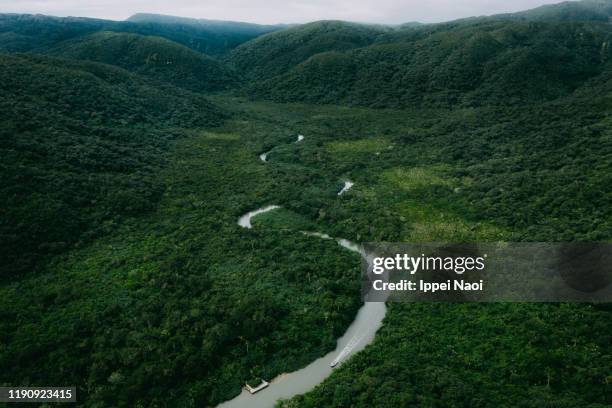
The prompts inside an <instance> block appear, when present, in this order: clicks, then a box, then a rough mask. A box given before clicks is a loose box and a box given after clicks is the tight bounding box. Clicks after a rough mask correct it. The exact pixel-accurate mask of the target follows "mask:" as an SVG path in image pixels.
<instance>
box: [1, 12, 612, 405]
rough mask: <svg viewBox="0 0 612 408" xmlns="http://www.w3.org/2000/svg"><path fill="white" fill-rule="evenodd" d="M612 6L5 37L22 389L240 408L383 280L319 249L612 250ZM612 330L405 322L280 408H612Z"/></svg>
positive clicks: (317, 352)
mask: <svg viewBox="0 0 612 408" xmlns="http://www.w3.org/2000/svg"><path fill="white" fill-rule="evenodd" d="M610 4H611V3H610V2H609V1H601V0H587V1H582V2H568V3H561V4H559V5H552V6H546V7H542V8H539V9H535V10H530V11H528V12H523V13H516V14H512V15H501V16H492V17H483V18H474V19H464V20H459V21H454V22H449V23H444V24H435V25H418V24H406V25H402V26H399V27H383V26H370V25H364V24H355V23H346V22H337V21H324V22H315V23H311V24H305V25H301V26H295V27H284V26H256V25H249V24H244V23H232V22H216V21H210V20H194V19H182V18H175V17H170V16H155V15H144V14H143V15H136V16H134V17H133V18H131V19H130V20H129V21H127V22H109V21H105V20H94V19H83V18H54V17H46V16H31V15H1V16H0V50H2V53H0V108H1V109H0V118H1V119H0V121H1V123H2V126H1V127H0V154H1V157H2V160H1V161H0V385H12V386H36V385H41V384H45V385H66V384H74V385H76V386H77V387H78V398H79V403H80V404H82V405H83V406H88V407H101V406H121V407H123V406H125V407H132V406H160V407H161V406H178V407H196V406H214V405H216V404H218V403H219V402H222V401H224V400H227V399H229V398H232V397H233V396H235V395H237V394H238V393H239V392H240V389H241V386H242V385H243V384H244V382H245V381H248V380H250V379H254V378H261V379H265V380H270V379H272V378H274V377H275V376H276V375H278V374H281V373H283V372H290V371H293V370H296V369H299V368H300V367H303V366H305V365H306V364H308V363H309V362H311V361H312V360H314V359H315V358H317V357H319V356H321V355H323V354H325V353H326V352H328V351H329V350H331V349H333V348H334V346H335V342H336V338H337V337H338V336H340V335H341V334H342V333H343V332H344V331H345V329H346V328H347V327H348V325H349V324H350V322H351V321H352V319H353V318H354V316H355V313H356V311H357V310H358V308H359V307H360V305H361V299H360V292H359V286H360V283H359V274H360V260H359V257H358V256H357V255H355V254H354V253H351V252H349V251H346V250H344V249H343V248H341V247H339V246H338V245H336V244H335V242H333V241H328V240H321V239H318V238H316V237H311V236H307V235H304V234H301V233H299V231H303V230H308V231H319V232H322V233H327V234H329V235H331V236H336V237H344V238H347V239H350V240H352V241H356V242H368V241H400V242H401V241H406V242H410V241H454V242H470V241H551V242H555V241H609V240H610V239H611V238H612V206H611V205H610V203H612V189H611V186H612V119H611V116H610V112H611V107H612V68H611V66H610V61H609V59H610V34H611V33H610V28H609V25H608V24H607V19H608V18H609V17H610V14H611V12H610V10H612V8H611V7H610ZM169 61H170V62H171V63H170V64H168V62H169ZM297 134H302V135H305V139H304V141H303V142H301V143H293V142H294V141H295V139H296V135H297ZM262 152H269V154H268V161H267V162H265V163H264V162H262V161H261V160H260V159H259V154H261V153H262ZM346 179H350V180H351V181H353V182H354V183H355V185H354V187H353V188H352V189H351V190H349V191H348V192H347V193H346V194H343V195H342V196H338V195H337V193H338V191H339V190H340V188H341V186H342V181H343V180H346ZM270 204H276V205H279V206H282V209H281V210H278V211H277V212H270V213H267V214H266V215H265V216H260V217H256V218H255V219H254V220H253V225H254V228H253V229H244V228H241V227H240V226H238V225H237V220H238V218H239V217H240V216H241V215H242V214H244V213H246V212H248V211H251V210H254V209H256V208H259V207H261V206H265V205H270ZM610 312H611V309H610V307H609V305H607V304H546V305H544V304H412V305H408V304H393V305H389V310H388V313H387V316H386V318H385V321H384V325H383V327H382V328H381V330H380V331H379V333H378V334H377V337H376V339H375V341H374V343H373V344H371V345H370V346H368V347H367V348H366V349H365V350H364V351H363V352H361V353H359V354H357V355H356V356H354V357H353V358H351V359H350V360H349V361H348V362H346V363H343V364H342V365H341V366H340V367H338V368H336V369H335V370H334V372H333V374H332V375H331V376H330V377H329V378H328V379H327V380H326V381H324V382H323V383H322V384H320V385H319V386H318V387H317V388H315V389H314V390H312V391H311V392H309V393H307V394H305V395H303V396H297V397H295V398H293V399H291V400H289V401H283V402H279V405H281V406H285V407H314V406H317V407H328V406H334V407H347V406H351V407H368V408H369V407H378V406H380V407H387V406H388V407H397V406H429V407H449V406H452V407H472V406H491V407H498V406H501V407H515V406H520V407H542V406H554V407H577V406H581V407H582V406H584V407H592V408H601V407H606V406H610V404H612V388H611V387H612V379H611V377H610V375H611V373H610V367H611V366H612V354H611V347H612V342H610V333H612V319H611V318H610Z"/></svg>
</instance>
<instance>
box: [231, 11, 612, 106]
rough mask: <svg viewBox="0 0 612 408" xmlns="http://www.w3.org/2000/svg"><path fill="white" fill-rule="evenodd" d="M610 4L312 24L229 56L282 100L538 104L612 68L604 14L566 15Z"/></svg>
mask: <svg viewBox="0 0 612 408" xmlns="http://www.w3.org/2000/svg"><path fill="white" fill-rule="evenodd" d="M611 3H612V2H610V1H606V2H602V1H587V2H582V3H569V4H568V3H563V4H561V5H557V6H548V7H546V8H539V9H535V10H531V11H528V12H525V13H517V14H514V15H502V16H493V17H487V18H478V19H472V20H458V21H454V22H449V23H443V24H431V25H424V26H416V27H399V28H394V29H390V28H388V29H384V28H383V29H381V28H377V27H367V26H366V27H363V28H361V30H360V29H359V28H357V26H352V25H344V24H346V23H312V24H310V25H304V26H301V27H296V28H292V29H287V30H282V31H279V32H275V33H271V34H267V35H264V36H262V37H259V38H257V39H255V40H252V41H249V42H248V43H245V44H243V45H241V46H240V47H238V48H236V49H235V50H234V51H232V52H231V53H230V54H229V55H228V60H229V61H230V62H231V63H232V64H234V66H236V67H237V68H238V69H240V70H242V71H243V72H244V75H246V76H247V77H248V78H250V79H251V80H252V81H251V83H250V85H249V87H248V89H247V92H248V93H249V94H250V95H251V96H252V97H254V98H266V99H271V100H274V101H279V102H288V101H300V102H308V103H332V104H356V105H365V106H372V107H409V106H418V105H427V106H451V105H456V104H460V105H461V104H463V105H470V106H473V105H482V104H485V105H489V104H494V105H498V104H503V105H513V104H525V103H532V102H537V101H543V100H551V99H555V98H558V97H561V96H564V95H568V94H569V93H571V92H573V91H574V90H576V89H577V88H579V87H580V86H581V85H582V84H584V83H585V81H587V80H589V79H591V78H595V77H596V76H598V75H600V74H602V73H604V72H606V71H608V70H609V69H611V68H610V63H609V61H610V57H611V51H610V43H611V42H612V26H611V25H610V24H608V23H607V20H606V22H602V21H601V20H600V19H599V18H595V17H593V16H594V14H593V15H591V17H589V18H591V19H592V20H594V21H578V22H575V21H565V17H563V18H561V17H560V16H567V13H565V12H561V11H563V10H569V9H571V10H578V9H579V10H592V11H596V12H597V13H603V14H601V15H605V13H607V12H608V11H606V10H609V9H608V7H607V6H608V5H610V4H611ZM579 15H580V16H584V15H586V14H579ZM597 15H600V14H597ZM545 16H549V17H545ZM552 16H556V17H554V18H553V17H552ZM584 19H586V20H588V19H587V18H586V17H585V18H583V20H584ZM532 20H533V21H532ZM325 24H332V26H333V25H335V28H336V29H337V30H339V31H340V32H343V33H344V34H345V35H344V41H343V40H341V39H342V38H343V36H339V35H333V34H329V33H330V32H331V33H333V32H334V30H333V29H326V26H325ZM364 32H365V33H367V34H363V33H364ZM276 50H278V51H276ZM281 50H282V51H281Z"/></svg>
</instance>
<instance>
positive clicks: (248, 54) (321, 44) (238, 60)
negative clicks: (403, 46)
mask: <svg viewBox="0 0 612 408" xmlns="http://www.w3.org/2000/svg"><path fill="white" fill-rule="evenodd" d="M389 30H390V29H389V28H387V27H383V26H369V25H364V24H357V23H348V22H344V21H317V22H314V23H309V24H304V25H300V26H297V27H291V28H288V29H285V30H281V31H278V32H276V33H272V34H268V35H264V36H261V37H259V38H256V39H254V40H252V41H249V42H248V43H245V44H243V45H241V46H240V47H238V48H236V49H235V50H234V51H233V52H232V53H231V55H230V56H229V57H228V61H229V62H230V63H231V64H232V65H234V66H235V67H236V68H237V69H238V70H239V71H240V72H242V74H243V75H244V76H245V77H247V78H249V79H255V80H261V79H267V78H271V77H274V76H275V75H278V74H283V73H285V72H287V71H289V70H291V69H292V68H293V67H295V66H296V65H298V64H300V63H302V62H304V61H306V60H308V59H309V58H310V57H312V56H314V55H316V54H319V53H322V52H328V51H347V50H352V49H355V48H359V47H364V46H367V45H370V44H372V43H373V42H374V41H375V40H376V38H377V37H378V36H379V35H380V34H382V33H385V32H387V31H389Z"/></svg>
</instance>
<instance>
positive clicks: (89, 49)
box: [49, 31, 236, 91]
mask: <svg viewBox="0 0 612 408" xmlns="http://www.w3.org/2000/svg"><path fill="white" fill-rule="evenodd" d="M49 53H50V54H52V55H56V56H60V57H64V58H70V59H78V60H89V61H95V62H102V63H105V64H110V65H116V66H119V67H121V68H124V69H126V70H128V71H131V72H134V73H136V74H139V75H142V76H145V77H148V78H152V79H155V80H158V81H161V82H168V83H171V84H173V85H176V86H180V87H183V88H187V89H190V90H194V91H212V90H221V89H227V88H228V87H230V86H232V85H234V83H235V82H236V75H235V74H234V73H232V72H231V71H230V70H229V69H227V68H226V67H224V66H223V65H222V64H221V63H219V62H218V61H216V60H214V59H212V58H209V57H207V56H205V55H203V54H201V53H198V52H196V51H194V50H191V49H189V48H187V47H185V46H182V45H180V44H177V43H175V42H172V41H169V40H166V39H164V38H160V37H152V36H142V35H138V34H128V33H115V32H108V31H104V32H97V33H94V34H91V35H88V36H86V37H84V38H77V39H74V40H70V41H67V42H64V43H61V44H59V45H58V46H56V47H54V48H52V49H51V50H50V51H49Z"/></svg>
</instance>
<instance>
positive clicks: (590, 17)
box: [498, 0, 612, 22]
mask: <svg viewBox="0 0 612 408" xmlns="http://www.w3.org/2000/svg"><path fill="white" fill-rule="evenodd" d="M504 16H505V17H508V18H513V19H524V20H529V21H601V22H607V21H609V20H610V18H611V17H612V1H610V0H583V1H566V2H563V3H559V4H548V5H544V6H541V7H537V8H535V9H531V10H527V11H522V12H518V13H512V14H506V15H500V16H498V17H504Z"/></svg>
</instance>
